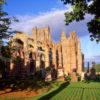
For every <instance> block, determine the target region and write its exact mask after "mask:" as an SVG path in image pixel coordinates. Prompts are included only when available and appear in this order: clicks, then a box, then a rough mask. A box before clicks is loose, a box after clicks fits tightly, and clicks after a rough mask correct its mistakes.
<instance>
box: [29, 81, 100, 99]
mask: <svg viewBox="0 0 100 100" xmlns="http://www.w3.org/2000/svg"><path fill="white" fill-rule="evenodd" d="M36 99H37V100H100V83H99V82H90V83H82V82H77V83H71V84H70V85H68V86H67V85H65V84H64V85H62V86H61V87H58V88H57V89H55V90H53V91H51V92H49V93H47V94H44V95H42V96H40V97H38V98H36ZM30 100H35V98H31V99H30Z"/></svg>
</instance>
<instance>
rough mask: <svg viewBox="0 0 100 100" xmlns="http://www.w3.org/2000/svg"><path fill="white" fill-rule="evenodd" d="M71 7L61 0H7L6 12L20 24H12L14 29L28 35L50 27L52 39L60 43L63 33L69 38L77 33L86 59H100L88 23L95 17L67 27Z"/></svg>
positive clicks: (88, 17) (99, 53)
mask: <svg viewBox="0 0 100 100" xmlns="http://www.w3.org/2000/svg"><path fill="white" fill-rule="evenodd" d="M70 10H71V7H70V6H69V5H67V6H65V5H63V3H62V2H61V1H60V0H7V5H5V11H7V12H8V14H9V15H10V16H16V17H17V18H18V19H19V21H20V22H19V23H12V26H11V27H12V28H13V29H15V30H20V31H23V32H26V33H28V34H30V33H31V31H32V28H33V27H35V26H38V27H45V26H50V28H51V33H52V38H53V40H54V41H58V40H59V38H60V35H61V31H63V30H64V31H65V32H66V34H67V36H68V35H69V33H70V32H71V31H75V32H76V33H77V34H78V36H79V37H80V40H81V49H82V52H83V53H84V54H85V59H95V58H96V60H98V59H99V58H100V43H99V44H97V43H96V42H91V41H90V39H89V33H88V30H87V26H86V23H87V22H88V21H90V20H91V19H92V18H93V16H91V15H86V16H85V20H84V21H81V22H78V23H76V22H73V23H71V24H70V25H69V26H65V23H64V19H65V17H64V12H65V11H70Z"/></svg>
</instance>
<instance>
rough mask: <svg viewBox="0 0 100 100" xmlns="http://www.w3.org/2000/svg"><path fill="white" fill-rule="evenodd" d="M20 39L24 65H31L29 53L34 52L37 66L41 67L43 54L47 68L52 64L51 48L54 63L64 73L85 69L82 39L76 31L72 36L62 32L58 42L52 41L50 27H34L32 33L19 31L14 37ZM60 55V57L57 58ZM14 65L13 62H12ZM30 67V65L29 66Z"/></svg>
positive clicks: (79, 71)
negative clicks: (80, 39)
mask: <svg viewBox="0 0 100 100" xmlns="http://www.w3.org/2000/svg"><path fill="white" fill-rule="evenodd" d="M16 39H20V40H21V41H22V42H23V52H24V57H23V59H24V65H25V66H26V65H29V63H30V59H29V54H30V53H32V54H34V57H33V59H34V60H35V62H36V68H37V69H38V68H40V65H41V59H42V58H41V56H44V63H45V68H47V67H49V66H50V55H49V54H50V50H51V52H52V55H51V56H52V65H54V66H55V68H56V69H57V68H62V70H63V72H64V74H68V73H71V72H72V71H73V69H76V72H78V73H81V72H82V69H83V57H82V56H83V55H82V53H81V47H80V41H79V38H78V37H77V36H76V33H75V32H71V34H70V37H66V33H64V32H62V33H61V40H60V41H59V42H58V43H54V42H52V39H51V34H50V28H49V27H46V28H37V27H35V28H33V29H32V35H27V34H25V33H17V34H16V35H15V36H14V37H13V38H12V39H11V41H12V47H13V45H14V43H15V42H14V40H16ZM57 57H58V58H57ZM11 65H12V64H11ZM28 67H29V66H28Z"/></svg>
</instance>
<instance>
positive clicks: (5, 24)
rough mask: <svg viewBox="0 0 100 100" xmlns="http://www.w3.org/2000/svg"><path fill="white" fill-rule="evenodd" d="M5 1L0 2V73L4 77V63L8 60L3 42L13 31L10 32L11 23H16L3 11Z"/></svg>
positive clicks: (8, 53) (7, 52)
mask: <svg viewBox="0 0 100 100" xmlns="http://www.w3.org/2000/svg"><path fill="white" fill-rule="evenodd" d="M5 4H6V2H5V0H0V71H1V73H2V75H5V69H6V67H7V66H6V65H5V61H6V60H7V59H6V57H7V58H10V49H9V46H4V44H3V40H4V39H8V38H9V37H10V36H11V35H12V34H13V33H15V31H12V30H11V28H10V24H11V23H12V21H18V20H16V18H15V17H13V18H11V17H9V16H8V14H7V12H5V11H4V9H3V8H4V5H5Z"/></svg>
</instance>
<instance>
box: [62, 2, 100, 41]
mask: <svg viewBox="0 0 100 100" xmlns="http://www.w3.org/2000/svg"><path fill="white" fill-rule="evenodd" d="M61 1H62V2H63V3H64V4H71V5H72V9H73V10H72V11H71V12H66V13H65V17H66V19H65V22H66V25H68V24H69V23H71V22H72V21H74V20H75V21H80V20H84V17H85V15H86V14H91V15H94V18H93V19H92V20H91V21H90V22H88V23H87V26H88V30H89V32H90V38H91V40H92V41H93V40H96V41H97V42H100V0H61ZM90 1H91V4H88V3H89V2H90Z"/></svg>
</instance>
